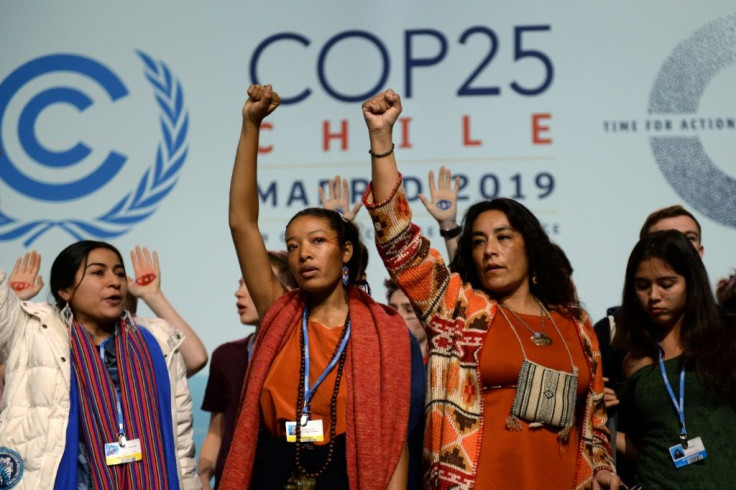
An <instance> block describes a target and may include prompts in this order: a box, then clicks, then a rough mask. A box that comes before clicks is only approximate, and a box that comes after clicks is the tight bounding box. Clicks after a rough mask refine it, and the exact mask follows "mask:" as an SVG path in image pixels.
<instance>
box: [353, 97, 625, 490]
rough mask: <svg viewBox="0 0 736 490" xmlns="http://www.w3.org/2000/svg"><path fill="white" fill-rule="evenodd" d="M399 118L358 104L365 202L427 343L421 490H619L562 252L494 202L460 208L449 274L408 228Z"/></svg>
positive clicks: (529, 221) (524, 218)
mask: <svg viewBox="0 0 736 490" xmlns="http://www.w3.org/2000/svg"><path fill="white" fill-rule="evenodd" d="M400 112H401V101H400V98H399V96H398V94H396V93H395V92H393V91H391V90H388V91H386V92H384V93H382V94H379V95H377V96H376V97H374V98H372V99H371V100H369V101H367V102H365V103H364V104H363V115H364V118H365V121H366V125H367V126H368V131H369V136H370V153H371V157H372V158H371V163H372V165H371V168H372V175H373V180H372V183H371V184H370V186H369V188H368V189H367V190H366V193H365V195H364V197H363V203H364V204H365V206H366V207H367V209H368V211H369V212H370V214H371V218H372V220H373V224H374V228H375V236H376V244H377V245H378V250H379V253H380V255H381V257H382V258H383V261H384V263H385V265H386V267H387V269H388V271H389V273H390V274H391V277H392V279H393V280H394V281H395V282H396V283H397V284H398V285H399V287H400V288H401V289H402V290H403V291H404V292H405V293H406V295H407V296H408V297H409V299H410V301H411V303H412V305H413V306H414V310H415V311H416V312H417V315H418V316H419V318H420V320H421V321H422V323H423V325H424V327H425V328H426V330H427V335H428V337H429V364H428V373H429V387H428V390H427V392H428V395H427V396H428V400H427V405H426V428H425V439H424V440H425V443H424V446H425V471H426V472H425V479H424V483H425V488H472V487H475V488H544V487H548V486H550V485H552V486H554V487H555V488H591V487H592V488H601V487H605V488H608V487H612V488H617V487H618V485H619V483H620V481H619V479H618V477H617V476H616V475H615V473H614V471H613V467H612V462H611V452H610V447H609V441H608V431H607V430H606V428H605V421H606V417H605V408H604V406H603V381H602V378H601V371H600V354H599V352H598V348H597V344H596V340H595V334H594V333H593V329H592V325H591V323H590V320H589V318H588V317H587V315H586V314H585V312H584V311H583V310H582V309H581V308H580V307H579V305H578V302H577V299H576V295H575V288H574V287H573V285H572V281H571V279H570V274H569V272H570V268H569V264H568V263H566V262H565V260H564V259H563V256H562V253H561V250H560V249H559V248H557V247H555V246H553V245H552V244H551V243H550V241H549V238H548V237H547V235H546V233H545V232H544V230H543V228H542V227H541V225H540V223H539V221H538V220H537V219H536V218H535V217H534V215H533V214H532V213H531V212H529V210H527V209H526V208H525V207H524V206H522V205H521V204H519V203H517V202H515V201H512V200H510V199H503V198H501V199H494V200H491V201H487V202H485V201H484V202H481V203H478V204H476V205H475V206H472V207H471V208H470V209H469V210H468V212H467V214H466V217H465V220H464V223H463V229H462V235H461V237H460V240H459V244H458V250H457V252H456V254H455V257H454V260H453V262H452V267H451V269H452V270H450V269H448V268H447V266H446V265H445V264H444V261H443V260H442V257H441V255H440V254H439V252H437V251H436V250H434V249H432V248H431V247H430V246H429V242H428V241H427V239H426V238H425V237H423V236H422V235H421V233H420V231H419V228H418V227H417V226H416V225H414V224H412V223H411V211H410V209H409V205H408V202H407V197H406V194H405V192H404V189H403V185H402V182H401V175H400V174H399V172H398V169H397V167H396V160H395V158H394V153H393V150H394V145H393V142H392V129H393V125H394V123H395V122H396V120H397V118H398V116H399V114H400Z"/></svg>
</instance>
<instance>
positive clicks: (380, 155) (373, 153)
mask: <svg viewBox="0 0 736 490" xmlns="http://www.w3.org/2000/svg"><path fill="white" fill-rule="evenodd" d="M394 146H395V145H394V144H393V143H391V149H390V150H388V151H387V152H385V153H376V152H374V151H373V150H372V149H371V150H368V153H370V154H371V156H372V157H373V158H382V157H387V156H389V155H390V154H391V153H393V152H394Z"/></svg>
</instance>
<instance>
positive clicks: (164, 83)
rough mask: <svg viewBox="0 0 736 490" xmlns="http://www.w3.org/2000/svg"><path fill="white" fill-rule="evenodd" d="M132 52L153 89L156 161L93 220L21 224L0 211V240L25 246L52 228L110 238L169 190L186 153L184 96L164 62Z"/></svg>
mask: <svg viewBox="0 0 736 490" xmlns="http://www.w3.org/2000/svg"><path fill="white" fill-rule="evenodd" d="M137 54H138V56H139V57H140V58H141V60H143V63H144V65H145V70H144V74H145V76H146V79H147V80H148V82H149V83H150V84H151V86H152V87H153V90H154V94H155V97H156V102H157V104H158V106H159V109H160V111H161V114H160V123H161V134H162V137H163V138H162V141H161V142H160V143H159V145H158V148H157V150H156V161H155V163H154V164H153V165H152V166H150V167H149V168H147V169H146V171H145V173H144V174H143V176H142V177H141V179H140V180H139V181H138V185H137V187H136V188H135V189H134V190H132V191H130V192H129V193H128V194H126V195H125V196H124V197H123V198H122V199H120V201H118V202H117V203H116V204H115V205H114V206H113V207H112V208H111V209H110V210H108V211H107V212H105V213H104V214H102V215H100V216H98V217H96V218H94V219H93V220H92V221H84V220H80V219H63V220H35V221H30V222H23V221H21V220H20V219H16V218H12V217H10V216H8V215H7V214H5V213H3V212H2V210H0V240H14V239H16V238H21V237H26V240H25V241H24V242H23V245H24V246H25V247H29V246H30V245H31V244H32V243H33V242H34V241H35V240H36V239H38V238H39V237H40V236H41V235H43V234H44V233H46V232H47V231H49V230H51V229H53V228H55V227H58V228H61V229H62V230H64V231H66V232H67V233H69V234H70V235H72V236H73V237H74V238H75V239H76V240H84V239H85V238H98V239H110V238H115V237H118V236H120V235H123V234H125V233H127V232H128V231H130V230H131V228H133V227H134V226H135V225H136V224H137V223H139V222H141V221H143V220H145V219H146V218H148V217H149V216H151V215H152V214H153V213H154V212H155V211H156V209H157V208H158V204H159V203H160V202H161V200H162V199H164V198H165V197H166V196H167V195H168V194H169V192H171V190H172V189H173V188H174V186H175V185H176V182H177V176H178V174H179V171H180V170H181V168H182V166H183V165H184V162H185V161H186V158H187V152H188V148H187V133H188V130H189V114H188V113H187V111H186V108H185V106H184V92H183V90H182V87H181V83H180V82H179V80H178V79H176V78H175V77H174V76H173V75H172V74H171V70H169V67H168V66H166V64H165V63H164V62H162V61H160V60H154V59H153V58H152V57H151V56H149V55H147V54H146V53H144V52H143V51H137Z"/></svg>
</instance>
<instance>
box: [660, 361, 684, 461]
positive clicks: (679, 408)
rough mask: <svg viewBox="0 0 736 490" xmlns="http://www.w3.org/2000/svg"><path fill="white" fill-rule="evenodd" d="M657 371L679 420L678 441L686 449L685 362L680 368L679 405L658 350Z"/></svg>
mask: <svg viewBox="0 0 736 490" xmlns="http://www.w3.org/2000/svg"><path fill="white" fill-rule="evenodd" d="M659 369H660V370H661V371H662V379H664V385H665V386H666V387H667V392H668V393H669V395H670V399H671V400H672V404H673V405H674V406H675V410H677V416H678V418H679V419H680V441H681V442H682V445H683V446H684V447H687V429H686V428H685V360H683V361H682V367H681V368H680V403H677V399H676V398H675V392H674V391H672V386H671V385H670V380H669V379H668V378H667V372H666V371H665V369H664V361H663V360H662V349H659Z"/></svg>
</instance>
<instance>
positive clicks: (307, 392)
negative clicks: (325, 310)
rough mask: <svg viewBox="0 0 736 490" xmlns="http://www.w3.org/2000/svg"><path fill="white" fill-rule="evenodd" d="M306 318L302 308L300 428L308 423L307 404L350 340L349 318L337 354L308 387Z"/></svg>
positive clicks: (306, 314) (305, 309) (307, 315)
mask: <svg viewBox="0 0 736 490" xmlns="http://www.w3.org/2000/svg"><path fill="white" fill-rule="evenodd" d="M307 318H309V307H304V313H303V314H302V334H303V335H304V407H302V419H301V421H300V423H301V425H302V427H303V426H305V425H307V422H308V421H309V404H310V403H311V401H312V397H314V394H315V393H316V392H317V388H318V387H319V385H321V384H322V381H324V380H325V378H326V377H327V375H328V374H330V371H332V370H333V369H335V366H336V365H337V363H338V362H339V360H340V357H342V353H343V352H344V351H345V347H346V346H347V345H348V339H349V338H350V316H348V318H347V320H346V321H345V328H346V329H347V331H346V332H345V336H344V337H343V339H342V343H341V344H340V347H339V348H338V349H337V353H336V354H335V355H334V356H332V359H331V360H330V362H329V364H327V367H325V370H324V371H323V372H322V374H321V375H320V376H319V378H317V381H315V382H314V384H313V385H311V386H310V385H309V335H307Z"/></svg>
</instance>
